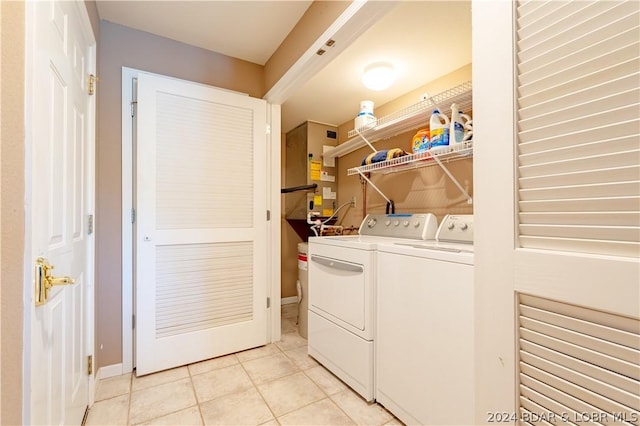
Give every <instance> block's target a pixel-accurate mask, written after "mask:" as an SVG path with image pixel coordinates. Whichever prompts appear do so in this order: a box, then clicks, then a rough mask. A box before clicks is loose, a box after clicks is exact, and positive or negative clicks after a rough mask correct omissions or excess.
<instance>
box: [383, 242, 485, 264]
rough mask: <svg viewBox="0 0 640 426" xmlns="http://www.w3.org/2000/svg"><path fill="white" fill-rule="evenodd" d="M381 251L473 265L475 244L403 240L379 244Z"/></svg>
mask: <svg viewBox="0 0 640 426" xmlns="http://www.w3.org/2000/svg"><path fill="white" fill-rule="evenodd" d="M378 251H379V252H386V253H395V254H402V255H407V256H416V257H422V258H428V259H434V260H442V261H447V262H456V263H463V264H467V265H473V258H474V251H473V244H462V243H445V242H440V241H435V240H432V241H402V242H396V243H382V244H378Z"/></svg>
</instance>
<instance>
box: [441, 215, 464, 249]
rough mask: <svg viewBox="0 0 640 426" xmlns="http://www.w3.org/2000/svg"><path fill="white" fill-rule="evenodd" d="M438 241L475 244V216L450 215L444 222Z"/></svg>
mask: <svg viewBox="0 0 640 426" xmlns="http://www.w3.org/2000/svg"><path fill="white" fill-rule="evenodd" d="M436 240H438V241H447V242H454V243H469V244H472V243H473V215H472V214H457V215H454V214H448V215H446V216H445V217H444V219H443V220H442V223H441V224H440V227H439V228H438V233H437V234H436Z"/></svg>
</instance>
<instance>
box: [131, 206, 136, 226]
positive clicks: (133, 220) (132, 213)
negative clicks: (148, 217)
mask: <svg viewBox="0 0 640 426" xmlns="http://www.w3.org/2000/svg"><path fill="white" fill-rule="evenodd" d="M131 223H136V209H131Z"/></svg>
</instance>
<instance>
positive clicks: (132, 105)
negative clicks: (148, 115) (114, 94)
mask: <svg viewBox="0 0 640 426" xmlns="http://www.w3.org/2000/svg"><path fill="white" fill-rule="evenodd" d="M137 106H138V102H137V101H131V117H135V116H136V109H137Z"/></svg>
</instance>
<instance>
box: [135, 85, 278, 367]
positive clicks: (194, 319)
mask: <svg viewBox="0 0 640 426" xmlns="http://www.w3.org/2000/svg"><path fill="white" fill-rule="evenodd" d="M136 157H137V158H136V165H137V177H136V211H137V218H136V239H135V242H136V256H135V258H136V318H137V321H136V322H137V324H136V370H137V374H138V375H143V374H148V373H151V372H154V371H159V370H164V369H167V368H172V367H176V366H179V365H184V364H188V363H192V362H195V361H200V360H203V359H208V358H212V357H216V356H220V355H224V354H228V353H232V352H236V351H240V350H244V349H248V348H252V347H256V346H260V345H264V344H266V343H267V323H266V313H267V305H266V304H267V300H266V289H267V284H268V283H267V280H266V271H267V268H266V266H267V263H266V258H267V253H266V251H267V250H266V232H267V226H266V225H267V218H266V190H267V174H266V171H267V169H266V163H267V156H266V102H265V101H263V100H260V99H255V98H250V97H248V96H244V95H240V94H237V93H232V92H229V91H224V90H220V89H216V88H212V87H208V86H203V85H200V84H196V83H191V82H185V81H181V80H175V79H171V78H168V77H161V76H157V75H149V74H144V73H142V74H140V75H139V79H138V126H137V149H136Z"/></svg>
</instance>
